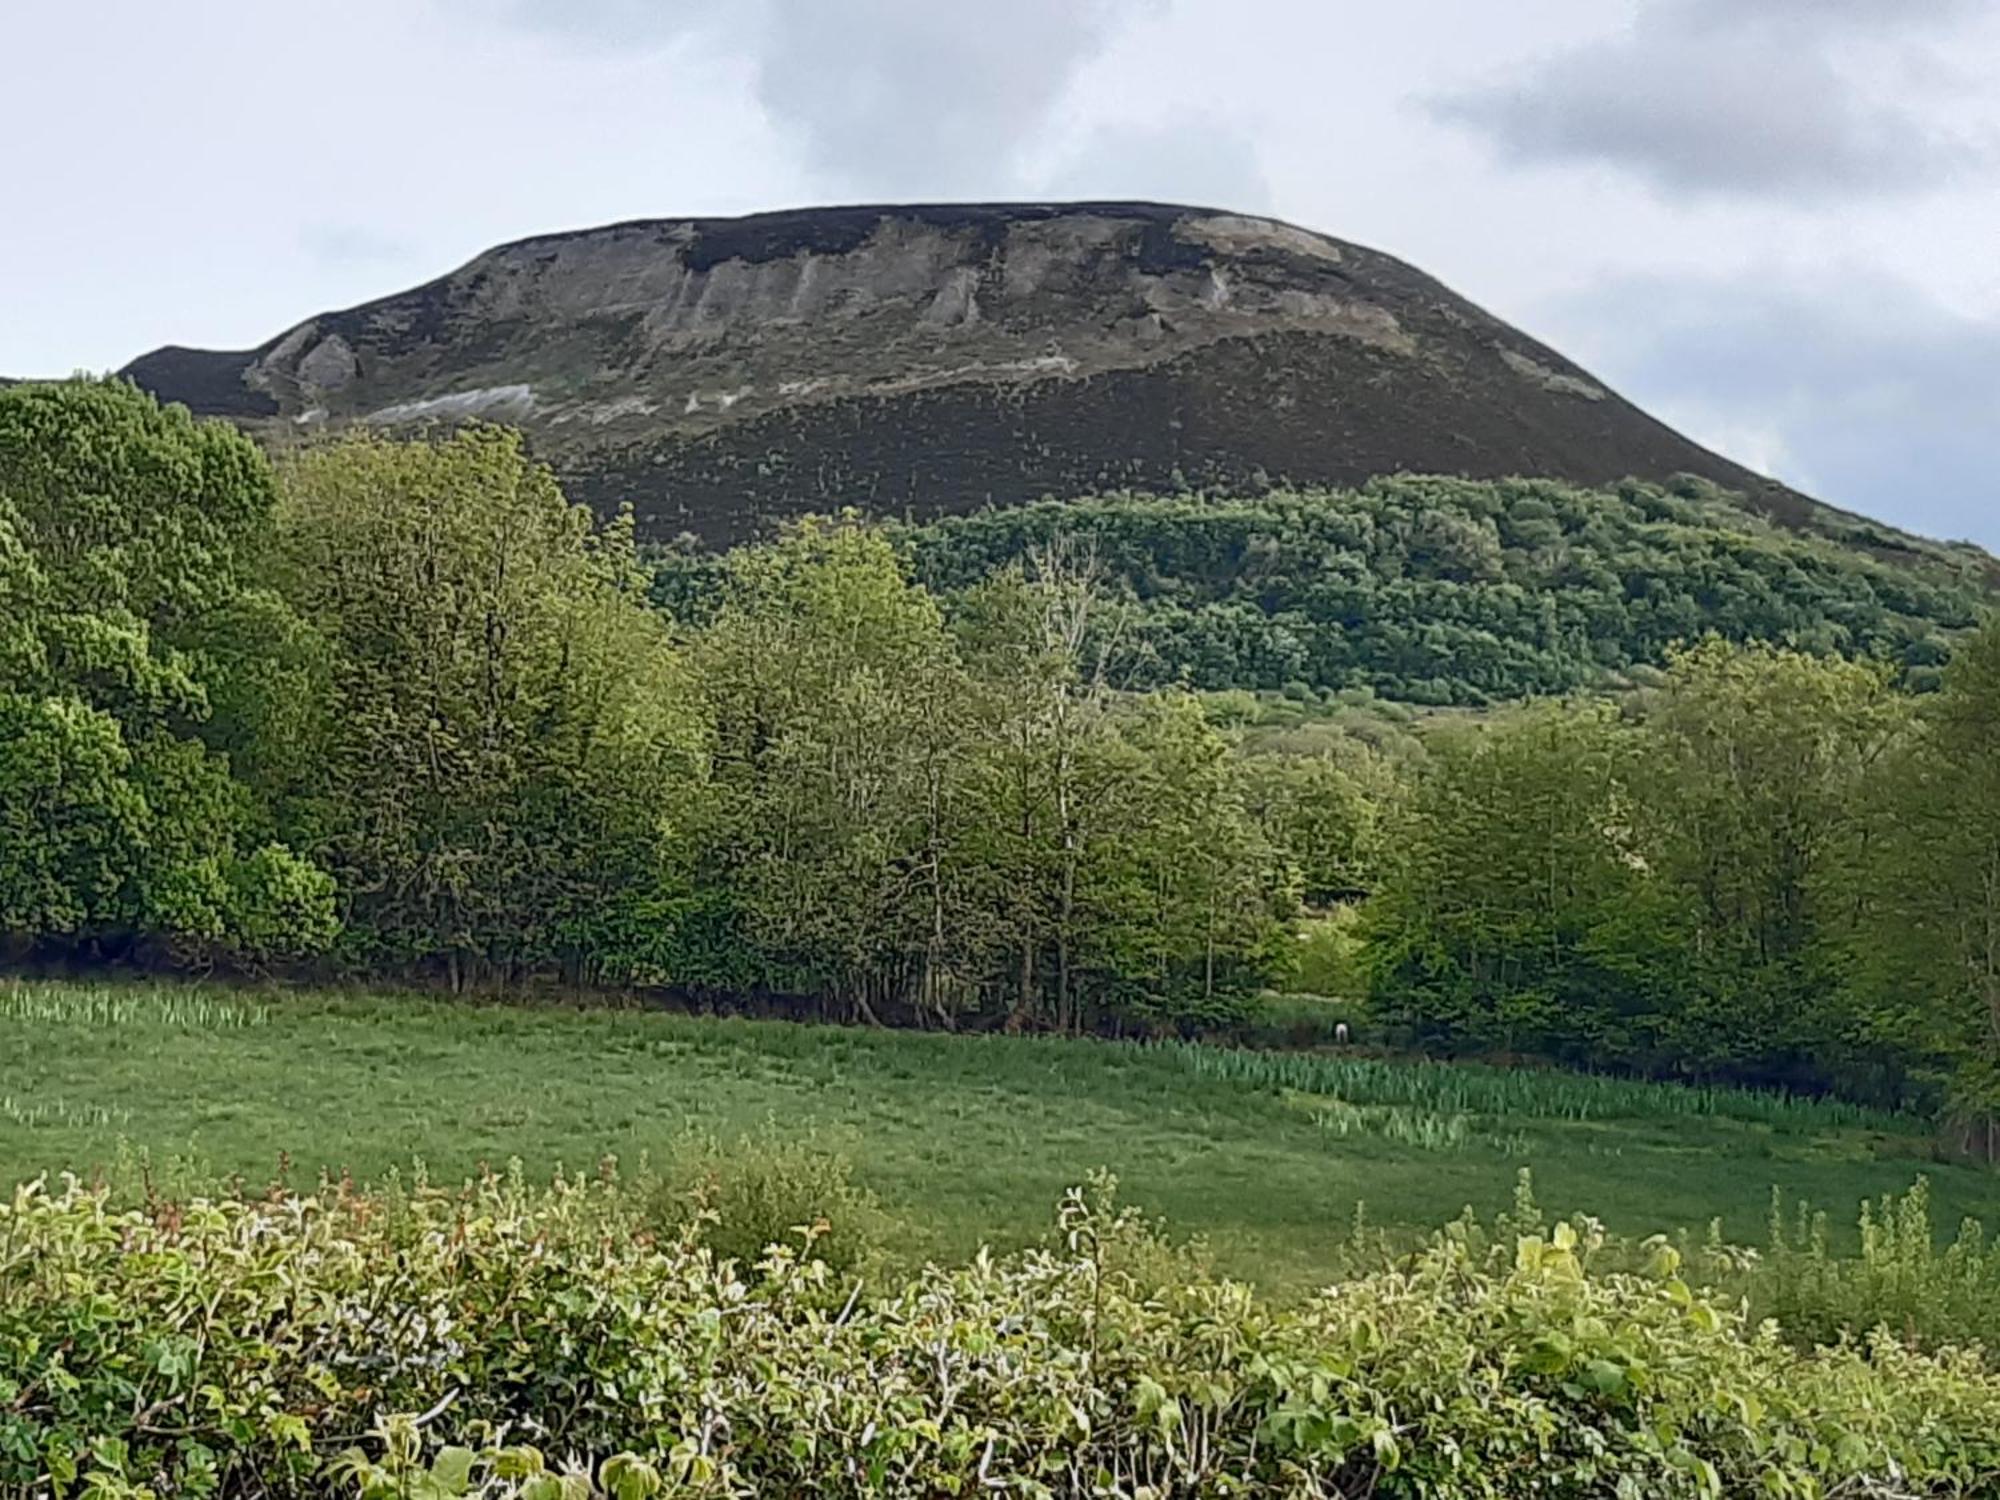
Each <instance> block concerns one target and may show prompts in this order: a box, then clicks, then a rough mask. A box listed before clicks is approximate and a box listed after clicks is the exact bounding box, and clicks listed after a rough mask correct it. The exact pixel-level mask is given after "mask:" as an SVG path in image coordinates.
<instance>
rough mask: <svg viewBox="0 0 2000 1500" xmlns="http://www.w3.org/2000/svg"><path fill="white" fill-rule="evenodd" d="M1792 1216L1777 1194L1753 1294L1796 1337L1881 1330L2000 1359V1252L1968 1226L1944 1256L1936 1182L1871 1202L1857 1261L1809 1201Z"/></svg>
mask: <svg viewBox="0 0 2000 1500" xmlns="http://www.w3.org/2000/svg"><path fill="white" fill-rule="evenodd" d="M1787 1217H1788V1216H1787V1215H1786V1213H1785V1211H1784V1205H1783V1203H1782V1202H1781V1201H1780V1200H1779V1199H1778V1197H1777V1195H1776V1193H1775V1192H1774V1193H1773V1195H1772V1202H1771V1225H1770V1243H1769V1245H1768V1246H1767V1247H1766V1248H1765V1250H1764V1253H1763V1254H1762V1255H1761V1256H1760V1257H1759V1258H1758V1262H1757V1264H1756V1268H1755V1274H1754V1275H1753V1276H1752V1277H1751V1279H1750V1282H1749V1289H1750V1292H1751V1294H1752V1297H1753V1299H1754V1300H1755V1301H1756V1302H1757V1303H1758V1304H1760V1305H1762V1306H1767V1307H1768V1308H1769V1309H1770V1311H1771V1313H1772V1315H1773V1316H1774V1317H1776V1318H1778V1319H1779V1320H1780V1321H1781V1322H1782V1323H1783V1324H1784V1326H1785V1328H1786V1330H1787V1331H1788V1332H1790V1333H1791V1334H1792V1335H1793V1336H1794V1337H1796V1338H1800V1339H1805V1340H1810V1341H1828V1340H1832V1339H1836V1338H1839V1337H1840V1336H1841V1334H1842V1332H1843V1331H1844V1330H1847V1329H1868V1328H1878V1327H1879V1328H1884V1329H1886V1330H1888V1331H1889V1332H1891V1333H1893V1334H1895V1335H1896V1336H1897V1337H1898V1338H1900V1339H1902V1340H1903V1341H1905V1342H1906V1343H1910V1344H1914V1345H1918V1346H1922V1347H1937V1346H1940V1345H1946V1344H1968V1343H1972V1342H1974V1341H1977V1342H1978V1343H1979V1344H1980V1345H1982V1346H1983V1347H1984V1350H1985V1352H1986V1354H1987V1355H1988V1357H1989V1359H1990V1358H1992V1357H1993V1356H1995V1355H1996V1354H2000V1246H1994V1245H1990V1244H1988V1243H1987V1240H1986V1235H1985V1231H1984V1230H1983V1229H1982V1227H1981V1226H1980V1224H1979V1222H1978V1220H1976V1219H1967V1220H1966V1221H1965V1222H1964V1223H1962V1224H1961V1225H1960V1226H1959V1229H1958V1234H1957V1237H1956V1238H1954V1239H1953V1240H1952V1241H1951V1243H1950V1244H1948V1245H1946V1246H1944V1247H1943V1248H1942V1249H1940V1248H1939V1244H1938V1235H1937V1232H1936V1230H1935V1228H1934V1227H1933V1226H1932V1223H1931V1208H1930V1186H1929V1184H1928V1183H1927V1182H1925V1181H1922V1180H1919V1181H1918V1183H1917V1184H1916V1186H1915V1187H1913V1188H1911V1189H1910V1191H1909V1192H1907V1193H1904V1194H1902V1195H1901V1196H1900V1197H1898V1196H1893V1195H1889V1196H1884V1197H1883V1198H1882V1199H1881V1200H1880V1201H1879V1202H1877V1203H1873V1204H1870V1203H1863V1204H1862V1205H1861V1218H1860V1231H1861V1233H1860V1242H1861V1248H1860V1253H1859V1254H1858V1255H1856V1256H1852V1257H1844V1256H1839V1255H1835V1254H1834V1253H1833V1252H1832V1251H1831V1250H1830V1249H1829V1235H1828V1232H1827V1220H1826V1215H1825V1214H1823V1213H1815V1212H1814V1211H1813V1210H1812V1209H1811V1208H1810V1207H1809V1206H1808V1205H1806V1204H1803V1203H1801V1204H1799V1205H1798V1206H1797V1208H1796V1209H1795V1210H1794V1211H1793V1212H1792V1214H1791V1215H1790V1216H1789V1220H1790V1221H1789V1223H1788V1222H1787Z"/></svg>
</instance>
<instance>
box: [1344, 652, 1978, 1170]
mask: <svg viewBox="0 0 2000 1500" xmlns="http://www.w3.org/2000/svg"><path fill="white" fill-rule="evenodd" d="M1893 677H1894V673H1893V671H1892V669H1890V668H1889V667H1887V666H1885V665H1882V664H1873V663H1860V662H1850V661H1844V660H1841V659H1839V658H1815V657H1810V656H1807V655H1804V654H1802V653H1798V652H1793V651H1788V650H1783V649H1779V648H1774V647H1768V646H1757V647H1747V648H1746V647H1731V646H1728V645H1726V644H1724V643H1722V642H1719V641H1709V642H1707V643H1705V644H1702V645H1700V646H1697V647H1695V648H1693V649H1691V650H1685V651H1680V652H1676V653H1674V654H1673V655H1672V656H1671V657H1670V665H1669V667H1668V669H1667V672H1666V674H1665V680H1664V682H1663V683H1662V684H1661V685H1660V686H1659V687H1657V688H1655V689H1652V690H1649V691H1646V692H1643V693H1640V694H1637V695H1634V696H1633V697H1631V698H1630V699H1628V700H1627V701H1626V702H1625V703H1624V705H1623V706H1622V708H1621V707H1620V706H1617V705H1613V704H1610V703H1606V702H1579V703H1570V704H1561V705H1558V704H1545V705H1540V706H1532V707H1524V708H1519V709H1515V710H1511V711H1508V712H1505V713H1503V714H1500V715H1497V716H1494V717H1491V718H1488V719H1484V720H1479V721H1472V722H1461V723H1458V724H1455V725H1447V726H1442V727H1439V728H1436V729H1434V730H1433V731H1432V732H1431V733H1430V734H1428V735H1427V736H1426V740H1425V749H1426V754H1425V758H1424V761H1423V764H1422V766H1421V768H1420V769H1419V770H1418V771H1417V773H1416V774H1415V775H1414V776H1412V777H1410V778H1409V779H1408V781H1407V793H1406V799H1407V800H1406V801H1405V803H1404V805H1403V807H1402V809H1401V811H1400V813H1399V814H1398V815H1397V817H1396V819H1395V822H1394V837H1393V839H1392V840H1391V841H1390V842H1389V843H1388V844H1387V845H1386V846H1385V847H1384V848H1383V850H1382V852H1381V857H1380V863H1379V865H1378V866H1377V867H1376V870H1377V880H1376V885H1375V888H1374V890H1373V893H1372V895H1371V896H1370V898H1369V900H1368V902H1367V905H1366V908H1365V910H1364V912H1363V915H1362V920H1361V923H1360V927H1361V933H1362V941H1363V955H1364V959H1363V961H1364V963H1365V966H1366V968H1367V971H1368V977H1369V981H1370V985H1371V992H1372V999H1373V1003H1374V1004H1375V1006H1376V1007H1377V1010H1378V1013H1379V1014H1380V1015H1381V1016H1382V1017H1383V1018H1384V1019H1387V1020H1392V1021H1395V1022H1398V1023H1401V1024H1403V1025H1406V1026H1408V1027H1410V1028H1411V1029H1412V1030H1413V1032H1414V1033H1415V1035H1416V1036H1417V1038H1418V1039H1419V1040H1420V1041H1422V1042H1424V1043H1425V1044H1427V1045H1432V1046H1443V1047H1447V1048H1454V1049H1465V1050H1477V1051H1499V1052H1519V1053H1528V1054H1534V1055H1537V1056H1543V1057H1551V1058H1557V1059H1561V1060H1565V1061H1570V1062H1575V1063H1581V1064H1586V1065H1590V1066H1607V1065H1609V1066H1616V1067H1626V1068H1632V1069H1636V1070H1641V1071H1645V1072H1649V1073H1657V1074H1676V1073H1678V1074H1684V1075H1698V1076H1704V1077H1734V1078H1739V1079H1747V1080H1752V1081H1758V1082H1766V1083H1778V1084H1786V1085H1792V1086H1802V1087H1809V1088H1832V1089H1836V1090H1839V1091H1841V1092H1843V1093H1847V1094H1850V1095H1853V1096H1855V1097H1860V1098H1864V1099H1877V1100H1882V1101H1888V1102H1897V1103H1910V1102H1917V1101H1922V1102H1924V1103H1927V1104H1929V1105H1932V1106H1934V1107H1937V1108H1939V1109H1940V1110H1941V1111H1942V1112H1943V1114H1944V1116H1945V1118H1946V1119H1947V1120H1949V1121H1951V1122H1953V1129H1954V1130H1955V1131H1956V1132H1957V1134H1958V1135H1959V1136H1960V1137H1961V1144H1962V1145H1964V1146H1965V1147H1966V1148H1968V1149H1970V1150H1972V1151H1974V1152H1976V1153H1977V1154H1979V1155H1983V1156H1986V1157H1989V1158H1993V1159H2000V1137H1997V1136H1996V1132H1995V1121H1996V1119H2000V1088H1996V1083H2000V1074H1996V1071H1995V1062H1996V1059H2000V878H1996V876H2000V627H1996V626H1993V625H1988V626H1986V627H1985V628H1983V629H1982V630H1980V631H1978V632H1977V633H1975V634H1974V635H1972V636H1971V637H1969V638H1968V639H1967V641H1966V642H1965V643H1964V644H1963V645H1962V646H1961V647H1960V649H1959V651H1958V653H1957V655H1956V656H1955V658H1954V660H1953V662H1952V665H1951V666H1950V668H1949V669H1948V670H1947V671H1946V673H1945V675H1944V680H1943V685H1942V689H1941V690H1940V691H1939V692H1937V693H1935V694H1931V695H1926V696H1923V697H1913V696H1911V695H1909V694H1907V693H1905V692H1901V691H1899V690H1897V688H1896V687H1895V685H1894V682H1893Z"/></svg>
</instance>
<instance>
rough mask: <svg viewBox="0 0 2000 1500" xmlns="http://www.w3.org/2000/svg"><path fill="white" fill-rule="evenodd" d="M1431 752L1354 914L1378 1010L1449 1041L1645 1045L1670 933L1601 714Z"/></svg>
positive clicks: (1621, 763) (1668, 971)
mask: <svg viewBox="0 0 2000 1500" xmlns="http://www.w3.org/2000/svg"><path fill="white" fill-rule="evenodd" d="M1429 752H1430V753H1429V756H1428V759H1427V761H1426V764H1425V768H1424V771H1423V774H1422V775H1421V777H1420V778H1419V781H1418V784H1417V787H1416V789H1415V792H1414V794H1413V796H1412V798H1411V801H1410V806H1409V809H1408V812H1407V814H1406V815H1405V817H1404V818H1403V820H1402V822H1401V824H1400V826H1399V828H1398V829H1397V851H1396V854H1395V857H1394V858H1393V859H1392V860H1391V861H1390V864H1389V868H1388V873H1387V875H1386V877H1385V880H1384V884H1383V887H1382V889H1381V891H1380V892H1379V893H1378V895H1377V896H1376V898H1375V900H1374V901H1373V902H1372V903H1371V905H1370V907H1369V909H1368V913H1367V921H1366V924H1365V930H1366V933H1367V935H1368V940H1369V944H1370V954H1369V962H1370V964H1371V966H1372V967H1373V969H1374V989H1375V993H1376V997H1377V1000H1378V1003H1379V1004H1380V1005H1381V1006H1382V1007H1383V1009H1384V1011H1385V1013H1386V1014H1387V1015H1388V1017H1389V1018H1391V1019H1393V1020H1396V1021H1399V1022H1402V1023H1404V1024H1406V1025H1408V1026H1410V1027H1412V1028H1414V1029H1415V1030H1416V1031H1417V1032H1418V1034H1419V1035H1421V1036H1424V1037H1427V1038H1430V1039H1433V1040H1437V1041H1440V1042H1445V1043H1449V1044H1454V1045H1459V1046H1467V1045H1470V1046H1475V1047H1481V1048H1499V1049H1502V1050H1507V1051H1515V1050H1525V1051H1536V1052H1543V1053H1548V1054H1552V1055H1557V1056H1565V1057H1569V1058H1572V1059H1576V1060H1589V1059H1592V1058H1598V1059H1605V1058H1618V1059H1621V1060H1630V1059H1633V1058H1635V1057H1637V1056H1642V1055H1647V1054H1650V1053H1651V1052H1652V1051H1653V1050H1654V1048H1655V1046H1656V1037H1655V1031H1656V1028H1657V1025H1658V1021H1659V1016H1660V1012H1661V1010H1662V1008H1663V999H1662V996H1661V995H1660V994H1659V989H1660V987H1661V986H1662V985H1665V984H1668V983H1671V976H1672V974H1673V972H1674V970H1673V968H1672V965H1671V963H1670V957H1671V941H1672V939H1671V936H1670V934H1669V933H1668V932H1667V931H1666V930H1665V926H1664V923H1663V922H1662V920H1660V918H1661V915H1662V914H1661V910H1660V908H1661V902H1660V897H1659V894H1658V883H1657V881H1656V879H1655V878H1654V876H1653V874H1652V872H1651V871H1650V870H1649V869H1648V867H1647V863H1646V860H1645V857H1644V855H1643V854H1642V852H1641V851H1640V849H1639V848H1638V847H1637V845H1636V843H1635V838H1634V829H1633V809H1632V801H1631V796H1630V791H1629V778H1628V772H1629V768H1630V759H1629V757H1630V755H1631V745H1630V741H1629V736H1628V734H1627V732H1626V731H1625V730H1624V729H1623V728H1622V727H1621V725H1620V724H1619V721H1618V719H1617V717H1616V714H1615V712H1614V711H1613V710H1612V709H1611V708H1610V707H1608V706H1606V705H1601V704H1598V705H1582V706H1576V707H1569V706H1562V705H1546V706H1541V707H1537V708H1532V709H1526V710H1521V711H1517V712H1516V713H1513V714H1510V715H1508V716H1505V717H1503V718H1500V719H1497V720H1494V721H1492V722H1488V723H1479V724H1472V725H1454V726H1451V727H1449V728H1446V729H1444V730H1441V731H1440V732H1438V733H1437V734H1435V735H1434V736H1433V737H1432V738H1431V741H1430V744H1429Z"/></svg>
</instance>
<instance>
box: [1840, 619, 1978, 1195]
mask: <svg viewBox="0 0 2000 1500" xmlns="http://www.w3.org/2000/svg"><path fill="white" fill-rule="evenodd" d="M1880 770H1881V774H1880V775H1878V776H1877V777H1876V778H1875V781H1874V783H1873V786H1872V787H1871V789H1870V795H1869V796H1868V798H1867V800H1866V802H1865V804H1864V807H1865V812H1866V818H1865V822H1864V825H1863V829H1862V836H1861V837H1860V838H1859V839H1857V841H1856V844H1855V846H1854V849H1853V855H1854V858H1853V863H1852V866H1851V869H1850V874H1851V875H1852V877H1853V879H1854V881H1855V884H1856V889H1857V891H1858V900H1857V902H1856V909H1855V911H1854V913H1853V920H1852V923H1851V926H1850V928H1849V937H1850V941H1849V944H1848V950H1847V951H1848V958H1849V961H1850V964H1851V970H1850V985H1851V990H1852V993H1853V995H1854V997H1855V1000H1856V1010H1857V1016H1858V1024H1859V1026H1860V1028H1861V1030H1862V1033H1863V1035H1864V1037H1865V1038H1866V1040H1867V1041H1868V1042H1869V1043H1870V1044H1871V1045H1873V1046H1875V1047H1878V1048H1886V1049H1893V1050H1895V1051H1897V1052H1903V1053H1909V1054H1913V1055H1914V1057H1915V1058H1916V1060H1917V1061H1918V1063H1919V1064H1920V1065H1921V1066H1925V1067H1928V1068H1929V1069H1930V1070H1932V1072H1933V1074H1934V1076H1936V1078H1937V1079H1938V1081H1939V1083H1940V1085H1941V1087H1942V1088H1943V1090H1944V1094H1945V1104H1946V1111H1947V1119H1948V1123H1949V1125H1950V1129H1951V1134H1952V1137H1953V1140H1954V1141H1955V1143H1956V1144H1958V1145H1959V1146H1961V1147H1962V1148H1964V1149H1966V1150H1968V1151H1970V1152H1972V1153H1973V1154H1976V1155H1979V1156H1982V1157H1984V1158H1986V1159H1987V1160H1989V1161H2000V623H1988V624H1987V625H1986V626H1985V628H1984V629H1982V630H1981V631H1979V632H1978V634H1976V635H1975V636H1974V637H1973V638H1972V639H1971V640H1970V641H1969V642H1967V643H1965V644H1964V645H1963V646H1962V647H1961V648H1960V649H1959V651H1958V652H1957V654H1956V655H1955V657H1954V658H1953V661H1952V664H1951V667H1950V668H1949V670H1948V671H1947V673H1946V674H1945V680H1944V689H1943V691H1942V693H1940V694H1939V695H1938V696H1937V698H1936V699H1935V700H1933V701H1932V702H1931V704H1930V711H1929V712H1928V713H1927V714H1926V715H1925V716H1924V719H1923V722H1922V723H1921V725H1920V726H1919V729H1918V732H1917V734H1915V735H1914V736H1913V737H1911V738H1910V739H1909V740H1908V741H1907V742H1906V743H1905V744H1903V745H1902V746H1900V747H1899V748H1898V752H1897V753H1895V754H1894V755H1892V756H1890V757H1888V758H1885V760H1884V761H1883V763H1882V764H1881V768H1880Z"/></svg>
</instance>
